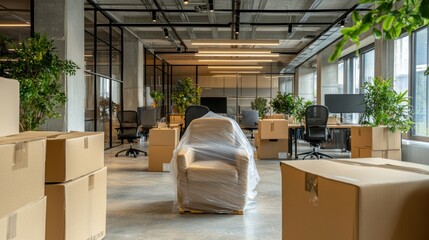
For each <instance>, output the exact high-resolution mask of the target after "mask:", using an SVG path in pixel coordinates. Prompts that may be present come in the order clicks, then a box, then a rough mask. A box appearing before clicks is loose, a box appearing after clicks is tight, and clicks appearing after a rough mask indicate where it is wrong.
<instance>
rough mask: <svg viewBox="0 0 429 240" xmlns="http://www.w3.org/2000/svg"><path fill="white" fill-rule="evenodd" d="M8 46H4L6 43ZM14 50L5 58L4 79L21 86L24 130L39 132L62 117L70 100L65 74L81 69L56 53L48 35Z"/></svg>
mask: <svg viewBox="0 0 429 240" xmlns="http://www.w3.org/2000/svg"><path fill="white" fill-rule="evenodd" d="M3 45H4V44H3ZM13 49H14V51H12V52H9V53H8V54H4V55H2V58H4V59H5V61H3V62H1V64H0V76H2V77H6V78H12V79H16V80H18V81H19V84H20V116H19V118H20V119H19V120H20V130H21V131H28V130H37V129H38V128H39V126H40V125H43V124H44V123H45V122H46V120H47V119H49V118H59V117H60V116H61V114H60V109H61V108H62V107H64V104H65V103H66V101H67V97H66V94H65V93H64V90H63V86H62V84H61V81H60V80H61V77H62V76H63V74H66V75H74V74H75V73H76V69H78V66H77V65H76V64H75V63H73V62H72V61H69V60H61V59H59V57H58V56H57V55H56V54H55V47H54V41H53V40H52V39H48V38H47V37H46V36H40V35H39V34H37V33H36V34H35V35H34V37H32V38H29V39H27V40H26V41H23V42H22V43H21V44H13Z"/></svg>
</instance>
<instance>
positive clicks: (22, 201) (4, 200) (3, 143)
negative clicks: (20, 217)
mask: <svg viewBox="0 0 429 240" xmlns="http://www.w3.org/2000/svg"><path fill="white" fill-rule="evenodd" d="M45 148H46V140H45V139H40V138H31V137H28V138H22V139H8V138H6V137H3V138H0V203H1V204H0V217H2V216H4V215H5V214H8V213H11V212H13V211H16V210H17V209H19V208H21V207H23V206H25V205H27V204H29V203H31V202H33V201H35V200H37V199H40V198H41V197H43V196H44V182H45V181H44V180H45Z"/></svg>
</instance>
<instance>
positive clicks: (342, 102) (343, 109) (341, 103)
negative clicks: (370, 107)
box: [325, 94, 365, 113]
mask: <svg viewBox="0 0 429 240" xmlns="http://www.w3.org/2000/svg"><path fill="white" fill-rule="evenodd" d="M363 99H364V95H363V94H326V95H325V106H327V107H328V108H329V112H330V113H363V112H364V111H365V105H364V103H363Z"/></svg>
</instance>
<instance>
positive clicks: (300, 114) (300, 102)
mask: <svg viewBox="0 0 429 240" xmlns="http://www.w3.org/2000/svg"><path fill="white" fill-rule="evenodd" d="M313 104H314V102H313V101H310V100H305V98H303V97H299V96H296V97H295V98H294V105H295V109H294V111H293V113H292V116H293V117H294V118H295V120H296V122H297V123H301V124H303V119H304V117H305V110H306V109H307V107H309V106H311V105H313Z"/></svg>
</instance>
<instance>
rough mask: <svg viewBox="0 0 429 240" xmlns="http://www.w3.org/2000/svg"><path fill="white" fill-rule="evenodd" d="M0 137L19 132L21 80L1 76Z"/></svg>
mask: <svg viewBox="0 0 429 240" xmlns="http://www.w3.org/2000/svg"><path fill="white" fill-rule="evenodd" d="M0 112H1V113H2V116H1V117H0V137H3V136H7V135H11V134H17V133H19V82H18V81H16V80H13V79H7V78H2V77H0Z"/></svg>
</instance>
